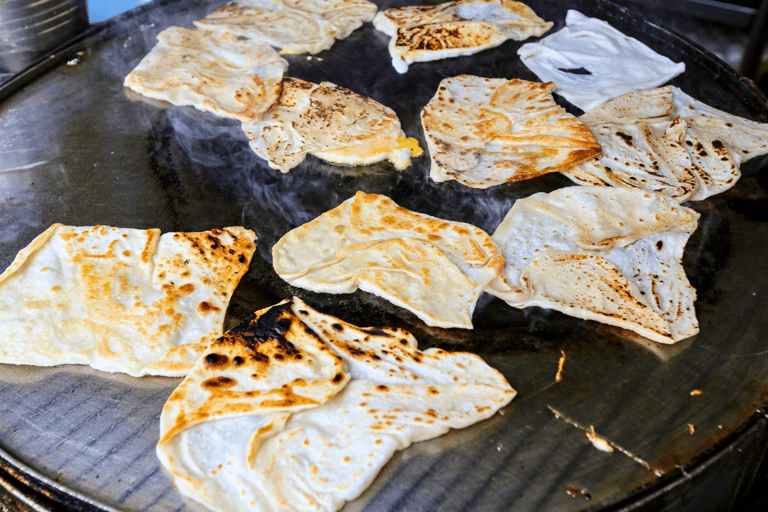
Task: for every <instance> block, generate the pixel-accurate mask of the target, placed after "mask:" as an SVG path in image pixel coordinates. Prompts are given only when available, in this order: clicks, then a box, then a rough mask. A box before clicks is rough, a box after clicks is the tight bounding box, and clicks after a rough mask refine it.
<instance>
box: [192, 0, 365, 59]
mask: <svg viewBox="0 0 768 512" xmlns="http://www.w3.org/2000/svg"><path fill="white" fill-rule="evenodd" d="M375 14H376V4H373V3H371V2H366V1H365V0H239V1H238V2H229V3H227V4H226V5H224V6H223V7H221V8H220V9H217V10H215V11H213V12H212V13H211V14H209V15H208V16H206V17H205V18H203V19H202V20H198V21H195V22H194V23H195V25H196V26H198V27H200V28H204V29H207V30H216V31H225V32H232V33H233V34H235V35H237V36H240V37H244V38H248V39H252V40H254V41H261V42H263V43H266V44H269V45H271V46H274V47H277V48H282V49H283V51H284V52H288V53H318V52H320V51H322V50H327V49H328V48H330V47H331V46H332V45H333V43H334V42H335V41H336V39H344V38H345V37H347V36H348V35H349V34H351V33H352V32H353V31H354V30H355V29H357V28H359V27H360V26H361V25H362V24H363V22H366V21H371V20H372V19H373V17H374V15H375Z"/></svg>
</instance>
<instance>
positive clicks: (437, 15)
mask: <svg viewBox="0 0 768 512" xmlns="http://www.w3.org/2000/svg"><path fill="white" fill-rule="evenodd" d="M552 25H553V23H552V22H550V21H544V20H543V19H541V18H539V17H538V16H537V15H536V13H535V12H533V9H531V8H530V7H528V6H527V5H525V4H523V3H520V2H515V1H512V0H457V1H454V2H446V3H442V4H438V5H434V6H421V5H420V6H408V7H399V8H392V9H387V10H385V11H381V12H379V13H378V14H377V15H376V17H375V18H374V19H373V26H374V27H376V28H377V29H378V30H380V31H382V32H384V33H385V34H387V35H388V36H390V37H391V39H390V42H389V53H390V55H391V56H392V65H393V66H394V67H395V69H396V70H397V71H398V72H399V73H405V72H406V71H407V70H408V65H409V64H411V63H413V62H426V61H432V60H439V59H447V58H451V57H458V56H461V55H473V54H475V53H477V52H480V51H483V50H487V49H488V48H494V47H496V46H499V45H500V44H501V43H503V42H504V41H506V40H507V39H513V40H515V41H523V40H525V39H528V38H529V37H533V36H540V35H542V34H544V33H545V32H546V31H547V30H549V29H550V28H552Z"/></svg>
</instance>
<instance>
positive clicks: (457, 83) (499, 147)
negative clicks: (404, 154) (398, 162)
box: [421, 75, 600, 188]
mask: <svg viewBox="0 0 768 512" xmlns="http://www.w3.org/2000/svg"><path fill="white" fill-rule="evenodd" d="M553 88H554V84H552V83H546V84H542V83H535V82H528V81H525V80H518V79H512V80H505V79H503V78H482V77H478V76H469V75H460V76H456V77H453V78H446V79H444V80H443V81H442V82H440V86H439V87H438V89H437V93H436V94H435V96H434V97H433V98H432V99H431V100H430V101H429V103H428V104H427V105H426V106H425V107H424V109H423V110H422V112H421V123H422V126H423V128H424V134H425V136H426V139H427V147H428V148H429V156H430V159H431V160H432V166H431V168H430V172H429V173H430V177H431V178H432V179H433V180H434V181H437V182H441V181H446V180H449V179H453V180H457V181H458V182H460V183H462V184H464V185H467V186H469V187H474V188H487V187H491V186H494V185H500V184H502V183H506V182H509V181H520V180H526V179H530V178H534V177H536V176H540V175H542V174H546V173H549V172H554V171H562V170H565V169H568V168H570V167H571V166H573V165H575V164H577V163H579V162H583V161H584V160H588V159H591V158H594V157H595V156H596V155H598V154H600V145H599V144H598V143H597V142H596V141H595V138H594V137H593V136H592V133H591V132H590V131H589V128H587V127H586V126H585V125H584V124H582V123H581V122H580V121H579V120H577V119H576V118H575V117H574V116H573V115H571V114H569V113H568V112H566V111H565V110H564V109H563V108H562V107H560V106H559V105H558V104H557V103H555V100H554V98H552V90H553Z"/></svg>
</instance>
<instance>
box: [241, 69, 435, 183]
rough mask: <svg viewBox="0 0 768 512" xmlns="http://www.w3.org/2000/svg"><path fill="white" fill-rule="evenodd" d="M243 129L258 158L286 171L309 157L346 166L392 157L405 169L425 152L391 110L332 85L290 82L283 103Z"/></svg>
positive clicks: (326, 83) (366, 163) (286, 87)
mask: <svg viewBox="0 0 768 512" xmlns="http://www.w3.org/2000/svg"><path fill="white" fill-rule="evenodd" d="M243 131H244V132H245V134H246V136H247V137H248V138H249V139H250V140H251V143H250V144H251V148H252V149H253V150H254V151H255V152H256V154H257V155H259V156H260V157H262V158H264V159H265V160H267V162H268V163H269V166H270V167H271V168H273V169H279V170H280V171H281V172H288V171H289V170H291V169H292V168H294V167H296V166H297V165H299V164H300V163H301V162H303V161H304V159H305V158H306V156H307V154H310V155H314V156H316V157H318V158H320V159H322V160H325V161H327V162H331V163H335V164H342V165H368V164H372V163H375V162H380V161H382V160H387V159H388V160H390V161H391V162H392V163H393V165H394V166H395V168H396V169H398V170H402V169H405V168H406V167H408V165H410V162H411V156H412V155H414V156H415V155H418V154H420V153H421V149H420V148H419V147H418V143H417V142H416V141H415V139H410V138H406V137H405V134H404V133H403V130H402V129H401V128H400V120H399V119H398V118H397V114H395V112H394V111H393V110H392V109H391V108H389V107H385V106H384V105H382V104H380V103H377V102H376V101H374V100H372V99H370V98H366V97H364V96H361V95H359V94H357V93H355V92H352V91H350V90H349V89H346V88H344V87H340V86H338V85H336V84H332V83H330V82H322V83H320V84H314V83H311V82H306V81H304V80H299V79H298V78H286V79H285V80H284V81H283V93H282V95H281V96H280V99H279V100H278V101H277V103H275V105H273V106H272V107H271V108H270V109H269V110H268V111H267V112H266V113H265V114H264V115H263V116H262V118H261V119H260V120H259V121H258V122H255V123H247V124H246V123H244V124H243Z"/></svg>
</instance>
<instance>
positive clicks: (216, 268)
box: [0, 224, 256, 376]
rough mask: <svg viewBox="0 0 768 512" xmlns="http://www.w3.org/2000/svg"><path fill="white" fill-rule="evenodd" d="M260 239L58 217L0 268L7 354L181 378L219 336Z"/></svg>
mask: <svg viewBox="0 0 768 512" xmlns="http://www.w3.org/2000/svg"><path fill="white" fill-rule="evenodd" d="M254 240H255V236H254V234H253V232H251V231H249V230H246V229H244V228H241V227H229V228H223V229H212V230H211V231H207V232H200V233H181V232H177V233H166V234H163V235H161V234H160V231H159V230H157V229H149V230H139V229H128V228H114V227H107V226H93V227H72V226H64V225H61V224H54V225H53V226H51V227H50V228H49V229H47V230H46V231H45V232H44V233H42V234H41V235H39V236H38V237H37V238H35V239H34V240H33V241H32V243H30V245H29V246H27V247H26V248H24V249H22V250H21V251H20V252H19V254H18V255H17V256H16V259H14V261H13V262H12V263H11V265H10V266H9V267H8V268H7V269H6V270H5V272H3V273H2V274H1V275H0V323H1V324H2V325H3V329H2V332H0V362H3V363H11V364H29V365H37V366H56V365H62V364H83V365H90V366H92V367H93V368H96V369H98V370H103V371H108V372H123V373H127V374H129V375H133V376H141V375H164V376H183V375H185V374H186V372H187V371H188V370H189V369H190V368H191V367H192V366H193V365H194V363H195V361H196V360H197V358H198V357H199V355H200V354H201V353H202V351H203V350H204V349H205V346H206V345H207V344H208V343H210V342H211V341H213V340H215V339H216V338H218V337H219V336H221V334H222V330H223V328H222V326H223V321H224V315H225V313H226V309H227V305H228V304H229V299H230V297H231V295H232V292H233V291H234V289H235V287H236V286H237V284H238V282H239V281H240V279H241V278H242V276H243V275H244V274H245V272H246V271H247V270H248V266H249V264H250V261H251V256H252V255H253V251H254V250H255V248H256V245H255V243H254Z"/></svg>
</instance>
